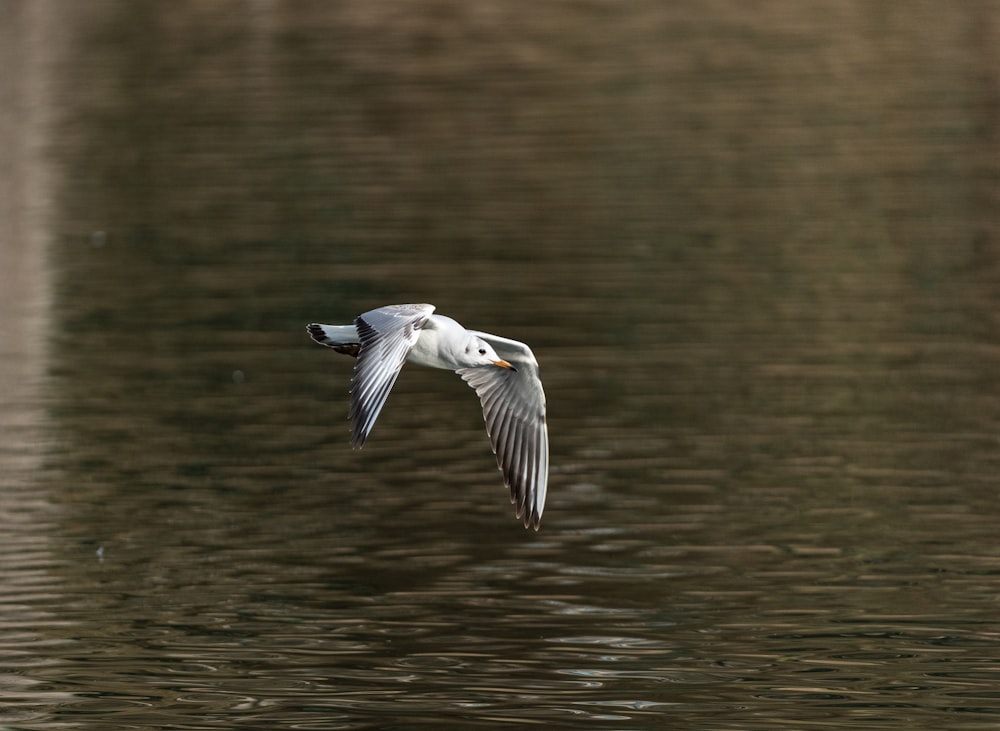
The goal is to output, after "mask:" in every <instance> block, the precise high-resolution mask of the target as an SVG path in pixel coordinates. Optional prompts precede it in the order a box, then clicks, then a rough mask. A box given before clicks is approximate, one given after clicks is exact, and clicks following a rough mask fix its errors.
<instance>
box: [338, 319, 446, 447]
mask: <svg viewBox="0 0 1000 731" xmlns="http://www.w3.org/2000/svg"><path fill="white" fill-rule="evenodd" d="M432 312H434V306H433V305H388V306H387V307H379V308H378V309H375V310H371V311H369V312H366V313H364V314H363V315H361V316H360V317H358V318H357V319H356V320H355V321H354V325H355V327H357V329H358V339H359V340H360V341H361V350H360V352H359V353H358V362H357V364H355V366H354V376H353V377H352V378H351V412H350V416H351V444H352V445H354V447H355V448H357V449H360V448H361V447H363V446H364V443H365V440H366V439H367V438H368V434H369V433H370V432H371V430H372V426H374V424H375V419H377V418H378V415H379V412H381V411H382V406H384V405H385V400H386V398H388V396H389V391H391V390H392V385H393V384H394V383H395V382H396V377H397V376H399V371H400V369H402V367H403V363H404V362H406V356H407V354H408V353H409V352H410V350H411V349H412V348H413V346H414V345H416V343H417V338H418V337H420V329H421V328H422V327H423V326H424V323H426V322H427V318H429V317H430V315H431V313H432Z"/></svg>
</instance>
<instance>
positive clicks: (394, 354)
mask: <svg viewBox="0 0 1000 731" xmlns="http://www.w3.org/2000/svg"><path fill="white" fill-rule="evenodd" d="M433 312H434V305H426V304H421V305H387V306H385V307H379V308H377V309H374V310H371V311H369V312H366V313H364V314H363V315H360V316H359V317H358V318H357V319H355V321H354V324H353V325H320V324H318V323H312V324H310V325H308V326H307V327H306V330H308V332H309V335H310V336H311V337H312V339H313V340H315V341H316V342H317V343H320V344H321V345H326V346H328V347H331V348H333V349H334V350H336V351H337V352H338V353H344V354H346V355H353V356H355V357H356V358H357V359H358V360H357V363H356V364H355V366H354V376H353V377H352V378H351V409H350V420H351V443H352V445H353V446H354V448H355V449H360V448H361V447H363V446H364V443H365V440H366V439H367V438H368V435H369V433H371V430H372V426H373V425H374V424H375V419H376V418H378V415H379V412H380V411H381V410H382V406H383V405H384V404H385V400H386V398H388V396H389V391H390V390H391V389H392V386H393V384H394V383H395V382H396V377H397V376H399V372H400V370H401V369H402V367H403V363H404V362H410V363H415V364H417V365H423V366H429V367H431V368H443V369H445V370H449V371H455V372H456V373H457V374H458V375H460V376H461V377H462V379H463V380H464V381H465V382H466V383H468V384H469V385H470V386H471V387H472V388H473V389H475V391H476V394H477V395H478V396H479V400H480V402H481V403H482V406H483V418H484V420H485V421H486V433H487V434H488V435H489V438H490V444H491V445H492V446H493V452H494V454H496V458H497V466H498V467H499V468H500V471H501V472H502V473H503V479H504V483H505V484H506V485H507V487H508V488H509V489H510V499H511V502H512V503H514V505H515V506H516V514H517V517H518V518H522V519H523V520H524V526H525V527H526V528H527V527H528V526H529V525H531V526H533V527H534V529H535V530H538V526H539V523H540V522H541V519H542V510H543V509H544V507H545V489H546V485H547V484H548V476H549V435H548V428H547V427H546V424H545V392H544V391H543V390H542V382H541V380H540V379H539V377H538V361H536V360H535V356H534V354H533V353H532V352H531V348H529V347H528V346H527V345H525V344H524V343H520V342H518V341H516V340H508V339H507V338H501V337H499V336H497V335H490V334H489V333H484V332H478V331H476V330H466V329H465V328H464V327H462V326H461V325H459V324H458V323H457V322H455V321H454V320H452V319H451V318H450V317H445V316H444V315H435V314H433Z"/></svg>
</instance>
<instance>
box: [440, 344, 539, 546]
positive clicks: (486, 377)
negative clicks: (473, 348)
mask: <svg viewBox="0 0 1000 731" xmlns="http://www.w3.org/2000/svg"><path fill="white" fill-rule="evenodd" d="M474 334H476V335H478V336H479V337H481V338H482V339H483V340H485V341H486V342H488V343H489V344H490V345H492V346H493V349H494V350H496V351H497V355H499V356H500V357H501V358H503V359H504V360H506V361H508V362H509V363H510V364H511V365H512V366H514V368H516V369H517V370H508V369H506V368H493V367H490V366H484V367H481V368H460V369H459V370H458V371H457V373H458V374H459V375H460V376H461V377H462V378H463V379H464V380H465V381H466V383H468V384H469V385H470V386H472V388H474V389H475V390H476V394H477V395H478V396H479V400H480V402H481V403H482V405H483V418H484V419H485V421H486V433H487V434H488V435H489V437H490V444H491V445H492V446H493V452H494V453H495V454H496V456H497V465H498V466H499V467H500V471H501V472H502V473H503V479H504V482H505V483H506V485H507V487H508V488H509V489H510V500H511V502H512V503H514V505H515V506H516V510H517V517H518V518H522V517H523V519H524V525H525V527H527V526H528V525H532V526H533V527H534V528H535V530H538V525H539V523H540V522H541V520H542V510H543V509H544V508H545V490H546V486H547V485H548V479H549V433H548V427H547V426H546V424H545V392H544V391H543V390H542V381H541V379H540V378H539V377H538V361H536V360H535V356H534V354H533V353H532V352H531V348H529V347H528V346H527V345H525V344H524V343H519V342H518V341H516V340H508V339H507V338H501V337H498V336H496V335H490V334H489V333H484V332H476V333H474Z"/></svg>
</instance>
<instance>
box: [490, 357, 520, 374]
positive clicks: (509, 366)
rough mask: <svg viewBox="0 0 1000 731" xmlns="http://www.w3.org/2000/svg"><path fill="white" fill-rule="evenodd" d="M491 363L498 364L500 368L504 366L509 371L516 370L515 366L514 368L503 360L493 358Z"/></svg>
mask: <svg viewBox="0 0 1000 731" xmlns="http://www.w3.org/2000/svg"><path fill="white" fill-rule="evenodd" d="M493 365H495V366H499V367H500V368H506V369H507V370H509V371H514V372H515V373H516V372H517V368H515V367H514V366H512V365H511V364H510V363H508V362H507V361H505V360H495V361H493Z"/></svg>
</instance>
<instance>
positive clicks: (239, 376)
mask: <svg viewBox="0 0 1000 731" xmlns="http://www.w3.org/2000/svg"><path fill="white" fill-rule="evenodd" d="M246 379H247V376H246V373H244V372H243V371H241V370H239V369H237V370H235V371H233V383H243V381H245V380H246Z"/></svg>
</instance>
